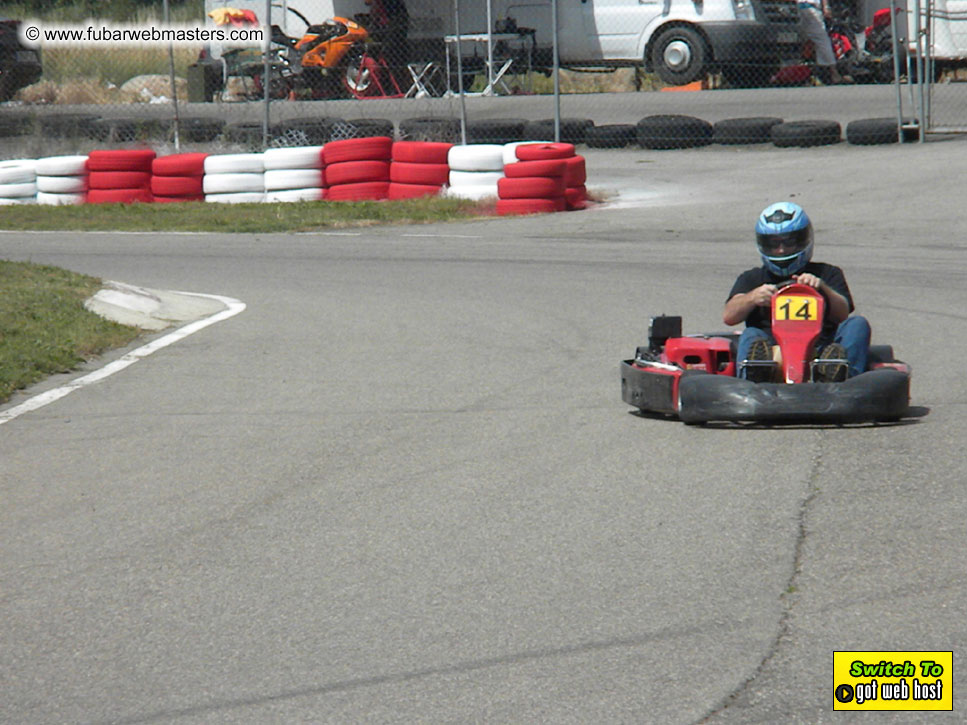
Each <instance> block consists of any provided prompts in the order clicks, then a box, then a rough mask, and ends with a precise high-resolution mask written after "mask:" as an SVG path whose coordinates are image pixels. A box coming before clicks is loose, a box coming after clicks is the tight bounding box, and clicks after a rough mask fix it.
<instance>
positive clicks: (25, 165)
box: [0, 159, 37, 184]
mask: <svg viewBox="0 0 967 725" xmlns="http://www.w3.org/2000/svg"><path fill="white" fill-rule="evenodd" d="M36 178H37V162H36V161H34V160H32V159H30V160H28V159H17V160H15V161H0V184H24V183H29V182H31V181H33V180H34V179H36Z"/></svg>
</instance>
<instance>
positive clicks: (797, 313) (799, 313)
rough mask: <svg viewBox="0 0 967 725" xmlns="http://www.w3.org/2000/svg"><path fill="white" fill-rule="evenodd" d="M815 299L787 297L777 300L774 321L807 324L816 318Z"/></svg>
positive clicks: (795, 296)
mask: <svg viewBox="0 0 967 725" xmlns="http://www.w3.org/2000/svg"><path fill="white" fill-rule="evenodd" d="M817 312H818V310H817V306H816V298H815V297H799V296H797V295H787V296H784V297H782V298H781V299H779V300H778V304H777V305H776V319H777V320H788V321H790V322H809V321H810V320H815V319H817V317H818V314H817Z"/></svg>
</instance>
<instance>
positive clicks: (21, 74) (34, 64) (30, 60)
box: [0, 18, 43, 101]
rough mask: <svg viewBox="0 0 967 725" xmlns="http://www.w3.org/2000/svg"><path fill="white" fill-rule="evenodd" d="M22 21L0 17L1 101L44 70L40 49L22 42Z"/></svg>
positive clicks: (33, 79) (29, 82) (35, 78)
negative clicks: (20, 32) (41, 63)
mask: <svg viewBox="0 0 967 725" xmlns="http://www.w3.org/2000/svg"><path fill="white" fill-rule="evenodd" d="M19 31H20V21H19V20H10V19H9V18H0V101H9V100H10V99H11V98H13V94H14V93H16V92H17V91H19V90H20V89H21V88H23V87H24V86H29V85H30V84H31V83H36V82H37V80H38V79H39V78H40V74H41V73H42V72H43V68H42V66H41V65H40V51H39V50H36V49H35V48H28V47H26V46H25V45H22V44H21V43H20V34H19Z"/></svg>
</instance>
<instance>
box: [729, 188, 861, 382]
mask: <svg viewBox="0 0 967 725" xmlns="http://www.w3.org/2000/svg"><path fill="white" fill-rule="evenodd" d="M755 236H756V243H757V245H758V248H759V255H760V256H761V257H762V266H761V267H755V268H753V269H749V270H746V271H745V272H743V273H742V274H740V275H739V277H738V279H736V280H735V284H733V285H732V291H731V292H730V293H729V297H728V301H727V302H726V303H725V310H724V311H723V312H722V320H723V321H724V322H725V324H726V325H738V324H739V323H740V322H745V325H746V327H745V330H743V331H742V335H741V336H740V337H739V345H738V349H737V351H736V360H737V361H739V362H740V363H741V361H743V360H772V346H773V345H775V344H776V341H775V338H774V337H773V336H772V296H773V295H774V294H775V293H776V291H777V289H778V287H777V285H778V284H779V283H780V282H783V281H784V280H794V281H796V282H799V283H800V284H804V285H808V286H810V287H812V288H814V289H816V290H819V292H821V293H822V295H823V297H825V299H826V314H825V319H824V320H823V331H822V333H821V334H820V337H819V340H818V344H819V346H821V347H822V353H821V354H820V355H819V357H820V358H821V359H824V360H848V361H849V369H848V370H847V366H846V365H844V364H843V363H821V364H819V365H818V366H817V370H816V374H817V379H818V380H820V381H823V382H840V381H842V380H845V379H846V377H847V376H854V375H859V374H860V373H862V372H864V371H865V370H866V364H867V356H868V355H869V347H870V325H869V322H867V320H866V318H865V317H862V316H860V315H853V316H852V317H850V313H851V312H852V311H853V309H854V306H853V297H852V296H851V295H850V291H849V287H848V286H847V284H846V277H845V276H844V275H843V270H841V269H840V268H839V267H836V266H834V265H832V264H824V263H822V262H813V261H811V260H812V256H813V225H812V222H811V221H809V217H808V216H806V212H805V211H803V209H802V207H800V206H799V205H798V204H793V203H792V202H787V201H781V202H779V203H777V204H772V205H770V206H768V207H766V208H765V209H764V210H763V211H762V213H761V214H759V219H758V221H757V223H756V225H755ZM740 368H741V369H740V371H739V375H740V376H741V377H746V378H749V379H755V380H756V381H757V382H764V381H763V380H762V379H759V378H760V377H761V376H763V374H764V375H765V376H766V377H770V378H771V375H772V371H771V370H769V369H768V368H762V367H752V366H750V367H748V368H746V367H745V366H740Z"/></svg>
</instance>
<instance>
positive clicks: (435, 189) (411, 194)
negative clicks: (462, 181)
mask: <svg viewBox="0 0 967 725" xmlns="http://www.w3.org/2000/svg"><path fill="white" fill-rule="evenodd" d="M441 188H442V187H440V186H436V185H435V184H396V183H393V182H390V185H389V192H388V198H390V199H393V200H399V199H419V198H421V197H424V196H437V195H438V194H439V193H440V189H441Z"/></svg>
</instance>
